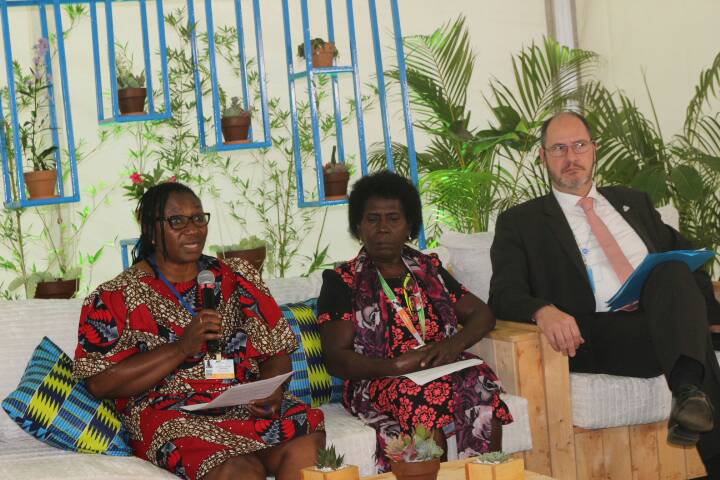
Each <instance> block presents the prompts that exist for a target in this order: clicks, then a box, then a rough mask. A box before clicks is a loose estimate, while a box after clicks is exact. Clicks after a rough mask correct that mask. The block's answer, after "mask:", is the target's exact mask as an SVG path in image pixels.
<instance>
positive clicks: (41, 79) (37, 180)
mask: <svg viewBox="0 0 720 480" xmlns="http://www.w3.org/2000/svg"><path fill="white" fill-rule="evenodd" d="M49 48H50V44H49V42H48V40H47V39H46V38H40V39H38V41H37V43H36V44H35V45H34V46H33V51H34V55H33V65H34V68H33V67H30V74H29V75H23V74H20V75H19V78H18V80H19V82H18V84H19V85H18V89H17V91H18V94H19V96H20V104H21V106H25V107H28V109H29V114H30V118H29V119H28V120H26V121H24V122H21V124H20V125H19V133H20V144H21V146H22V152H23V154H24V155H25V157H26V159H27V162H28V165H29V166H30V167H31V168H32V170H31V171H28V172H25V173H24V174H23V177H24V179H25V185H26V186H27V190H28V198H29V199H31V200H39V199H42V198H52V197H56V196H57V195H56V194H55V186H56V185H57V170H56V168H55V160H54V158H53V155H54V154H55V152H56V151H57V146H56V145H50V146H47V144H46V143H45V140H46V138H47V133H48V132H49V131H51V130H52V127H51V126H50V125H49V122H50V117H49V111H50V108H49V107H50V99H49V97H48V94H49V91H50V85H51V83H52V79H51V78H50V76H49V75H48V73H47V70H46V65H45V60H46V57H47V53H48V49H49Z"/></svg>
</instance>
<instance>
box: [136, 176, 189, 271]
mask: <svg viewBox="0 0 720 480" xmlns="http://www.w3.org/2000/svg"><path fill="white" fill-rule="evenodd" d="M175 193H177V194H189V195H192V196H193V197H195V198H197V199H198V200H200V199H199V197H198V196H197V195H196V194H195V192H193V191H192V189H191V188H190V187H188V186H186V185H183V184H182V183H178V182H165V183H159V184H157V185H154V186H152V187H150V188H148V189H147V190H146V191H145V193H144V194H143V196H142V197H141V198H140V201H139V202H138V205H137V208H136V209H135V218H136V219H137V220H138V222H140V240H138V242H137V243H136V244H135V247H134V248H133V251H132V257H133V265H135V264H136V263H138V262H140V261H142V260H146V259H147V258H148V257H150V256H152V255H154V254H155V244H156V242H157V241H158V239H157V238H155V222H156V221H157V219H158V217H161V216H162V215H163V212H164V211H165V204H166V203H167V201H168V198H170V195H172V194H175ZM159 240H160V241H161V242H162V246H163V251H167V246H166V245H165V222H161V223H160V239H159Z"/></svg>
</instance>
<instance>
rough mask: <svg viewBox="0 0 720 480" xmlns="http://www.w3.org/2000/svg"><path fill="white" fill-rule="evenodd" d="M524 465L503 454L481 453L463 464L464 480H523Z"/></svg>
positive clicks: (520, 459) (517, 459)
mask: <svg viewBox="0 0 720 480" xmlns="http://www.w3.org/2000/svg"><path fill="white" fill-rule="evenodd" d="M524 478H525V463H524V462H523V460H522V458H516V459H513V458H512V457H511V456H510V455H508V454H507V453H503V452H490V453H483V454H482V455H480V456H478V457H476V458H475V460H473V461H470V462H468V463H466V464H465V479H466V480H523V479H524Z"/></svg>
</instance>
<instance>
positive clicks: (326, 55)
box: [311, 42, 337, 68]
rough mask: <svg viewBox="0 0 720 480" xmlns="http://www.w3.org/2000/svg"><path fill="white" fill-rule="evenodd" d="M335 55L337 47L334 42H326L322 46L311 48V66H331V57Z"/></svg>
mask: <svg viewBox="0 0 720 480" xmlns="http://www.w3.org/2000/svg"><path fill="white" fill-rule="evenodd" d="M336 56H337V48H335V44H334V43H331V42H329V43H326V44H325V45H323V46H322V47H318V48H316V49H315V50H313V53H312V57H311V60H312V66H313V68H327V67H332V66H333V58H335V57H336Z"/></svg>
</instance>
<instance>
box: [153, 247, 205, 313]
mask: <svg viewBox="0 0 720 480" xmlns="http://www.w3.org/2000/svg"><path fill="white" fill-rule="evenodd" d="M147 260H148V263H149V264H150V266H151V267H152V269H153V271H154V272H155V276H157V277H158V278H159V279H160V280H162V281H163V283H164V284H165V285H166V286H167V287H168V288H169V289H170V291H171V292H172V293H173V295H175V298H177V299H178V301H179V302H180V303H181V304H182V306H183V307H185V310H187V311H188V312H190V315H192V316H193V317H194V316H195V315H197V312H196V311H195V308H193V306H192V305H190V304H189V303H188V302H187V300H185V298H184V297H183V296H182V295H180V292H178V291H177V289H176V288H175V287H174V286H173V284H172V283H170V281H169V280H168V279H167V277H165V275H163V273H162V272H161V271H160V269H159V268H158V266H157V263H156V262H155V257H154V256H152V257H148V259H147Z"/></svg>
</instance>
